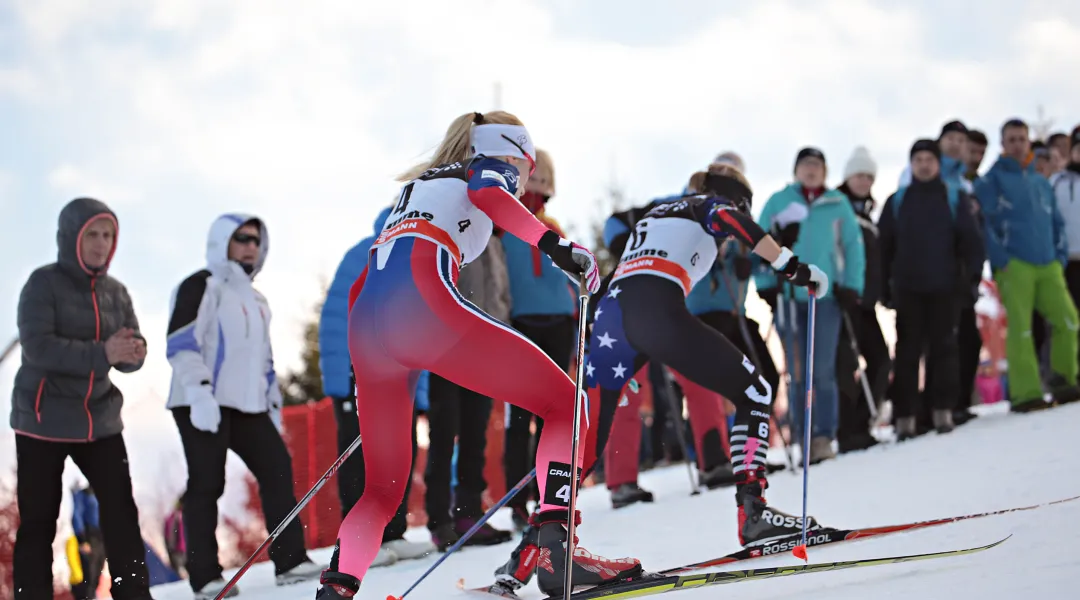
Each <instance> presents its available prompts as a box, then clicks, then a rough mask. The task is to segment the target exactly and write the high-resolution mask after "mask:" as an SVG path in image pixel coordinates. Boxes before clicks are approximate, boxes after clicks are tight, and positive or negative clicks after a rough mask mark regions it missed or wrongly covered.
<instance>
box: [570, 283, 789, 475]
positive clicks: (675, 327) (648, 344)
mask: <svg viewBox="0 0 1080 600" xmlns="http://www.w3.org/2000/svg"><path fill="white" fill-rule="evenodd" d="M619 287H620V288H621V290H622V293H621V294H620V295H619V296H618V299H613V298H611V297H610V296H605V298H604V300H602V301H601V302H617V303H618V306H619V310H621V311H622V323H621V328H619V327H616V326H614V325H611V327H612V329H610V330H609V331H613V332H616V333H613V334H612V335H614V336H615V337H616V338H618V339H622V338H625V342H626V343H627V344H628V345H629V347H630V348H631V349H632V351H633V352H634V357H633V359H632V360H631V361H630V365H631V366H630V367H629V369H628V371H629V372H631V373H636V372H638V370H640V369H641V367H643V366H644V365H645V362H646V361H648V362H650V363H651V362H654V361H655V362H656V363H662V364H665V365H668V366H670V367H671V368H672V369H674V370H675V371H677V372H678V373H680V374H681V375H683V376H684V377H686V378H687V379H689V380H690V381H693V382H694V383H696V384H698V385H700V386H702V387H704V388H706V389H708V390H711V391H713V392H716V393H718V394H720V395H721V396H724V397H725V398H727V399H728V400H729V401H731V403H732V404H734V405H735V425H734V427H732V431H731V434H730V438H731V439H732V440H733V442H732V443H733V445H734V444H735V443H736V442H738V441H740V440H742V441H745V438H748V437H755V438H758V442H759V443H758V444H757V445H756V448H757V450H756V451H755V455H754V456H753V457H751V459H750V462H752V463H754V464H759V465H764V462H765V452H766V451H767V450H768V447H769V427H770V425H769V415H770V413H771V410H772V401H773V395H772V390H771V389H766V388H768V387H771V385H770V384H769V383H768V380H767V379H765V377H764V375H763V374H760V373H759V372H758V370H757V368H754V369H753V370H752V371H751V370H748V368H747V367H746V366H744V362H743V358H744V356H745V354H744V353H742V352H740V351H739V350H738V349H737V348H736V347H735V345H734V344H733V343H732V342H731V341H730V340H729V339H728V338H727V337H726V336H724V335H723V334H721V333H719V332H718V331H717V330H715V329H714V328H712V327H708V326H706V325H705V324H704V323H703V322H702V320H701V319H699V318H698V317H695V316H694V315H691V314H690V312H689V311H688V310H687V309H686V298H685V296H684V295H683V292H682V289H681V288H680V287H679V286H678V285H677V284H675V283H673V282H671V281H668V280H667V279H662V278H660V277H653V276H646V275H642V276H637V277H629V278H627V279H624V280H621V281H620V282H619ZM603 306H604V305H603V304H601V305H600V307H601V308H603ZM608 312H610V311H608ZM595 340H596V338H593V341H595ZM589 352H590V356H591V357H596V356H597V355H598V354H599V352H600V350H599V348H598V347H597V346H595V345H591V346H590V348H589ZM623 360H625V358H624V359H623ZM623 360H620V363H622V362H623ZM598 368H599V367H598ZM604 385H605V384H603V383H601V390H600V419H599V421H600V422H599V425H598V426H599V428H600V429H599V430H598V433H597V449H596V452H597V454H598V455H600V454H601V453H602V452H603V450H604V444H605V443H606V441H607V438H608V434H609V433H610V432H609V431H608V430H607V429H606V428H607V427H610V423H611V421H612V416H613V414H614V410H615V407H616V406H617V403H618V398H619V396H620V395H621V393H622V392H621V387H614V386H612V387H608V388H605V387H604ZM740 445H742V446H744V447H746V446H749V444H740ZM741 452H742V451H734V452H733V453H732V454H733V455H734V456H732V462H733V463H735V464H736V465H741V464H742V463H741V462H740V461H741V460H742V459H743V458H745V456H744V455H742V453H741ZM737 468H738V467H737Z"/></svg>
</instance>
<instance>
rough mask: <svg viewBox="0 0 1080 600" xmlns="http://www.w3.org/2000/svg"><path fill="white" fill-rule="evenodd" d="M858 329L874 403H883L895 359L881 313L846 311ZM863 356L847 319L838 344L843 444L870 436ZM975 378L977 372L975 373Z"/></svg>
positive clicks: (839, 432)
mask: <svg viewBox="0 0 1080 600" xmlns="http://www.w3.org/2000/svg"><path fill="white" fill-rule="evenodd" d="M845 314H846V315H847V319H848V320H850V322H851V328H852V329H853V330H854V334H855V343H856V344H857V345H858V347H859V352H860V353H862V357H863V358H864V359H866V373H865V375H866V379H867V383H868V384H869V386H870V393H871V394H872V395H873V398H871V401H872V402H873V403H874V406H878V405H880V404H881V401H882V399H883V398H884V397H885V391H886V390H887V389H888V388H889V373H890V371H891V370H892V358H890V357H889V346H888V344H886V343H885V336H884V335H883V334H882V332H881V324H879V323H878V320H877V312H875V310H874V309H873V308H863V307H859V308H856V309H855V310H852V311H849V312H846V313H845ZM858 369H859V357H858V356H856V355H855V351H854V350H853V349H852V347H851V335H850V332H849V331H848V326H847V322H844V323H842V324H841V326H840V341H839V343H837V345H836V381H837V387H838V390H839V392H840V415H839V423H838V428H837V431H836V438H837V441H838V442H839V443H840V445H841V447H844V446H846V445H847V444H846V443H845V442H846V441H851V442H852V443H856V442H857V441H859V440H862V439H865V438H866V437H868V436H869V435H870V431H869V425H870V405H869V404H868V403H867V400H866V393H865V392H864V391H863V387H862V381H860V378H859V377H858V374H857V372H858ZM972 377H974V375H972Z"/></svg>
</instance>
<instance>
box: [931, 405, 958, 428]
mask: <svg viewBox="0 0 1080 600" xmlns="http://www.w3.org/2000/svg"><path fill="white" fill-rule="evenodd" d="M953 429H956V425H954V424H953V411H952V410H950V409H934V430H935V431H937V432H938V433H939V434H945V433H951V432H952V430H953Z"/></svg>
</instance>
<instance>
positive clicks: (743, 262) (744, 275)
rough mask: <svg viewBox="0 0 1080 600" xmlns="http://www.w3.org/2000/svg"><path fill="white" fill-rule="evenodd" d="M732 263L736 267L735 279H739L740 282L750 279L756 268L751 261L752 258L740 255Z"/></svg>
mask: <svg viewBox="0 0 1080 600" xmlns="http://www.w3.org/2000/svg"><path fill="white" fill-rule="evenodd" d="M732 262H733V263H734V265H735V277H737V278H738V279H739V281H746V280H747V279H750V272H751V270H752V269H753V266H754V263H752V262H751V261H750V257H748V256H743V255H741V254H739V255H736V256H735V258H734V260H732Z"/></svg>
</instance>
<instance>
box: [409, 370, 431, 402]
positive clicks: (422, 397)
mask: <svg viewBox="0 0 1080 600" xmlns="http://www.w3.org/2000/svg"><path fill="white" fill-rule="evenodd" d="M428 378H429V375H428V372H427V371H420V376H419V377H417V378H416V396H415V397H414V398H413V403H414V406H415V407H416V410H423V411H426V410H428V408H430V407H431V401H430V399H429V398H428Z"/></svg>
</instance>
